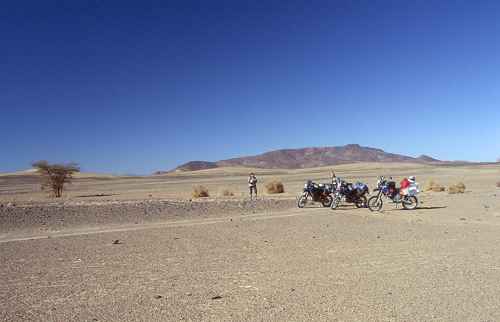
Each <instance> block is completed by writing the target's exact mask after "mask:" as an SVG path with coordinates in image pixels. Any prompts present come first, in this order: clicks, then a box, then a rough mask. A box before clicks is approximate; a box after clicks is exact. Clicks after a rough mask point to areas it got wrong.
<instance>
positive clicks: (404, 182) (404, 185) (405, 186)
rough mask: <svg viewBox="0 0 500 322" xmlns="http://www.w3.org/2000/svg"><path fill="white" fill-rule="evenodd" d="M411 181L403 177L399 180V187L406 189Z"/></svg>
mask: <svg viewBox="0 0 500 322" xmlns="http://www.w3.org/2000/svg"><path fill="white" fill-rule="evenodd" d="M410 184H411V182H410V180H408V179H407V178H404V179H403V181H401V189H406V188H408V187H409V186H410Z"/></svg>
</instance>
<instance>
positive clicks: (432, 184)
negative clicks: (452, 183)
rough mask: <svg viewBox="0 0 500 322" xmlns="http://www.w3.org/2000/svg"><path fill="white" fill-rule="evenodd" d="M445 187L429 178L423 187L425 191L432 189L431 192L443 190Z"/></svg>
mask: <svg viewBox="0 0 500 322" xmlns="http://www.w3.org/2000/svg"><path fill="white" fill-rule="evenodd" d="M445 190H446V188H445V187H443V186H442V185H440V184H439V183H437V182H436V181H434V180H431V181H429V182H428V183H427V186H426V187H425V191H433V192H441V191H445Z"/></svg>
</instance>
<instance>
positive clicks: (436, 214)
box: [0, 163, 500, 321]
mask: <svg viewBox="0 0 500 322" xmlns="http://www.w3.org/2000/svg"><path fill="white" fill-rule="evenodd" d="M334 169H335V171H336V173H337V175H338V176H341V177H343V178H345V179H347V180H350V181H357V180H360V181H363V182H366V183H367V184H368V185H369V186H370V188H371V189H373V188H374V185H375V182H376V177H377V175H386V176H389V175H392V176H393V177H394V178H395V179H397V180H398V181H399V180H400V179H401V178H402V177H403V176H407V175H416V176H417V181H418V182H419V183H420V185H421V187H422V188H424V187H425V185H426V183H427V182H429V181H430V180H431V179H433V180H435V181H437V182H439V183H441V184H442V185H444V186H449V185H450V184H454V183H457V182H460V181H461V182H463V183H465V185H466V186H467V190H466V192H465V193H464V194H448V193H447V192H439V193H438V192H423V193H421V194H420V195H419V197H420V200H421V204H420V208H419V209H417V210H415V211H404V210H401V209H400V208H396V207H395V205H393V204H390V203H388V202H386V203H385V204H384V208H383V211H382V212H380V213H372V212H370V211H369V210H368V209H356V208H354V207H353V206H352V205H344V206H342V207H341V208H340V209H337V210H335V211H334V210H330V209H328V208H322V207H320V206H319V204H309V205H308V207H307V208H305V209H298V208H297V207H296V199H295V198H296V196H297V195H298V193H299V192H300V191H301V189H302V186H303V184H304V182H305V181H306V180H307V179H313V180H316V181H320V182H321V181H322V182H328V180H329V179H328V176H329V172H330V168H315V169H304V170H255V172H256V173H257V176H258V178H259V189H260V190H261V192H264V184H265V183H266V182H268V181H270V180H273V179H279V180H281V181H283V183H284V184H285V189H286V192H285V193H284V194H280V195H268V194H266V193H263V194H261V196H259V200H257V201H249V200H248V197H247V185H246V178H247V174H248V172H249V170H248V169H242V168H229V169H228V168H226V169H213V170H206V171H197V172H192V173H174V174H167V175H159V176H149V177H116V176H103V175H93V174H81V175H79V176H78V177H77V178H76V180H75V182H74V183H73V184H72V185H70V186H68V190H67V193H66V194H65V196H64V197H63V198H62V199H61V200H55V199H52V198H49V197H47V195H46V192H41V191H40V190H39V186H38V183H37V181H38V179H37V178H36V176H34V175H33V174H32V173H30V172H24V173H16V174H2V175H0V281H1V282H0V320H1V321H500V309H499V308H500V189H499V188H497V187H496V182H498V181H500V166H498V165H474V166H430V165H416V164H377V163H369V164H368V163H364V164H351V165H343V166H336V167H334ZM197 184H202V185H204V186H206V187H207V188H208V190H209V191H210V194H211V196H210V197H209V198H202V199H192V198H191V191H192V188H193V186H194V185H197ZM224 189H229V190H231V191H233V192H234V193H235V196H233V197H224V196H222V191H223V190H224Z"/></svg>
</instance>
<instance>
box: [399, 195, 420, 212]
mask: <svg viewBox="0 0 500 322" xmlns="http://www.w3.org/2000/svg"><path fill="white" fill-rule="evenodd" d="M401 203H402V204H403V208H404V209H406V210H414V209H416V208H417V207H418V199H417V197H415V196H409V197H406V198H404V199H403V200H402V201H401Z"/></svg>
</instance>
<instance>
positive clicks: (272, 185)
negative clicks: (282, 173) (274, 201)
mask: <svg viewBox="0 0 500 322" xmlns="http://www.w3.org/2000/svg"><path fill="white" fill-rule="evenodd" d="M266 191H267V193H269V194H275V193H283V192H285V186H284V185H283V183H282V182H281V181H279V180H273V181H270V182H268V183H266Z"/></svg>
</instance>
